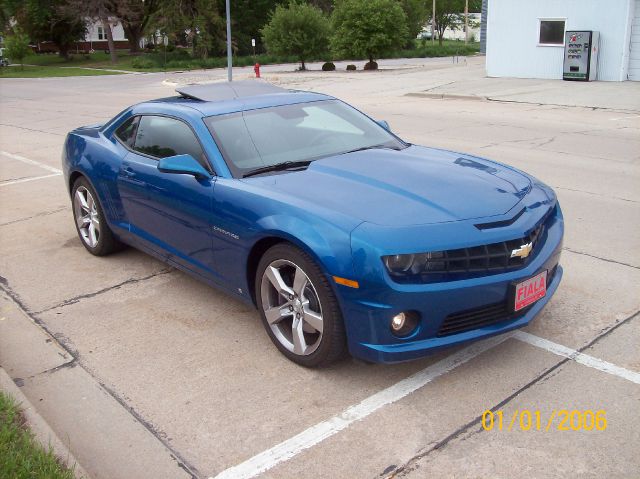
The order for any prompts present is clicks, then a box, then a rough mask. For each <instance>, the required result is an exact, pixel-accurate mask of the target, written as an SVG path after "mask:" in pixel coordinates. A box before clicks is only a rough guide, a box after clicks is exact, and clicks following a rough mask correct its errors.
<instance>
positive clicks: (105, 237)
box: [71, 176, 122, 256]
mask: <svg viewBox="0 0 640 479" xmlns="http://www.w3.org/2000/svg"><path fill="white" fill-rule="evenodd" d="M71 192H72V195H71V205H72V210H73V220H74V223H75V225H76V231H77V232H78V237H79V238H80V242H81V243H82V245H83V246H84V247H85V248H86V249H87V251H88V252H89V253H91V254H92V255H95V256H106V255H108V254H111V253H113V252H115V251H118V250H119V249H121V248H122V243H120V241H118V239H117V238H116V237H115V236H114V235H113V232H112V231H111V229H110V228H109V225H108V224H107V221H106V219H105V216H104V212H103V210H102V206H101V205H100V200H99V199H98V195H97V194H96V191H95V190H94V189H93V187H92V186H91V184H90V183H89V181H87V179H86V178H85V177H83V176H81V177H80V178H78V179H77V180H76V182H75V183H74V184H73V188H72V189H71Z"/></svg>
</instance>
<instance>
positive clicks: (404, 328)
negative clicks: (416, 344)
mask: <svg viewBox="0 0 640 479" xmlns="http://www.w3.org/2000/svg"><path fill="white" fill-rule="evenodd" d="M419 319H420V315H419V314H418V313H417V312H416V311H403V312H401V313H398V314H396V315H395V316H394V317H393V318H391V322H390V323H389V325H390V327H391V332H392V333H393V334H394V335H395V336H398V337H402V336H408V335H410V334H411V333H413V332H414V331H415V329H416V327H417V326H418V320H419Z"/></svg>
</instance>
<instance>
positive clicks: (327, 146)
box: [205, 100, 406, 177]
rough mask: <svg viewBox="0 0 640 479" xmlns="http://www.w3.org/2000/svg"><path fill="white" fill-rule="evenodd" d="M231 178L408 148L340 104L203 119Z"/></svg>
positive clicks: (313, 104) (287, 107) (301, 105)
mask: <svg viewBox="0 0 640 479" xmlns="http://www.w3.org/2000/svg"><path fill="white" fill-rule="evenodd" d="M205 123H206V125H207V127H208V128H209V131H210V132H211V134H212V135H213V137H214V139H215V140H216V143H217V144H218V147H219V148H220V150H221V152H222V155H223V156H224V159H225V160H226V162H227V165H228V166H229V169H230V170H231V172H232V173H233V175H234V176H235V177H242V176H244V175H245V174H247V173H249V172H251V171H252V170H255V169H257V168H264V167H268V166H271V165H277V164H281V163H284V162H296V163H297V162H305V161H314V160H317V159H320V158H324V157H327V156H333V155H339V154H342V153H347V152H349V151H353V150H359V149H365V148H371V147H379V148H384V147H388V148H394V149H400V148H404V147H405V146H406V145H405V144H404V143H403V142H402V141H400V140H399V139H397V138H396V137H395V136H394V135H392V134H391V133H389V132H388V131H387V130H385V129H384V128H383V127H381V126H380V125H379V124H378V123H376V122H375V121H372V120H371V119H370V118H368V117H366V116H365V115H363V114H362V113H360V112H359V111H357V110H355V109H354V108H351V107H350V106H348V105H346V104H345V103H342V102H341V101H338V100H325V101H317V102H311V103H298V104H295V105H283V106H276V107H271V108H262V109H259V110H249V111H244V112H238V113H231V114H227V115H219V116H212V117H208V118H205Z"/></svg>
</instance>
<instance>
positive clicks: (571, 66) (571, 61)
mask: <svg viewBox="0 0 640 479" xmlns="http://www.w3.org/2000/svg"><path fill="white" fill-rule="evenodd" d="M599 39H600V34H599V33H598V32H594V31H591V30H584V31H573V32H566V33H565V34H564V68H563V73H562V79H563V80H574V81H592V80H595V79H596V75H597V73H598V72H597V70H598V40H599Z"/></svg>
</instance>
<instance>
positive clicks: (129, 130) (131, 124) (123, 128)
mask: <svg viewBox="0 0 640 479" xmlns="http://www.w3.org/2000/svg"><path fill="white" fill-rule="evenodd" d="M139 118H140V117H137V116H134V117H132V118H129V119H128V120H127V121H125V122H124V123H123V124H122V125H120V127H119V128H118V129H117V130H116V136H117V137H118V139H119V140H120V141H121V142H122V143H124V144H125V145H127V146H128V147H129V148H131V147H132V146H133V139H134V138H135V134H136V126H138V119H139Z"/></svg>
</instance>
